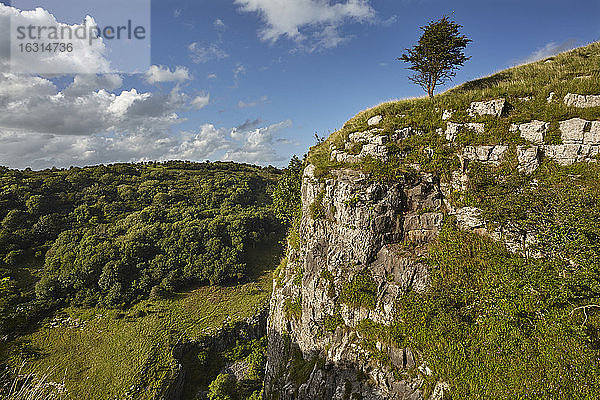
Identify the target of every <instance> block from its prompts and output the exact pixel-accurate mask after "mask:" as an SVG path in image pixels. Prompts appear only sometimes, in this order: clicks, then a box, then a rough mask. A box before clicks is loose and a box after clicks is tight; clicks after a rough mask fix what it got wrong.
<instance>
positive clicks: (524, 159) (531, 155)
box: [517, 146, 541, 174]
mask: <svg viewBox="0 0 600 400" xmlns="http://www.w3.org/2000/svg"><path fill="white" fill-rule="evenodd" d="M540 158H541V152H540V148H539V147H538V146H517V159H518V160H519V171H521V172H524V173H526V174H531V173H533V172H534V171H535V170H536V169H538V167H539V166H540Z"/></svg>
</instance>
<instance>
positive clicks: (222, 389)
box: [208, 374, 237, 400]
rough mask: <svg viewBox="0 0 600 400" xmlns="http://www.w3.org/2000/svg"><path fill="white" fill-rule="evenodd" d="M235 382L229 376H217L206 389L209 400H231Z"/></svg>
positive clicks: (234, 390) (233, 394)
mask: <svg viewBox="0 0 600 400" xmlns="http://www.w3.org/2000/svg"><path fill="white" fill-rule="evenodd" d="M236 390H237V388H236V382H235V380H234V379H233V377H232V376H231V375H229V374H219V375H218V376H217V377H216V378H215V380H214V381H212V383H211V384H210V385H209V387H208V399H209V400H233V399H234V398H235V397H234V396H235V392H236Z"/></svg>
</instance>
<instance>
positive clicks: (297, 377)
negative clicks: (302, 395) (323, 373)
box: [289, 347, 324, 388]
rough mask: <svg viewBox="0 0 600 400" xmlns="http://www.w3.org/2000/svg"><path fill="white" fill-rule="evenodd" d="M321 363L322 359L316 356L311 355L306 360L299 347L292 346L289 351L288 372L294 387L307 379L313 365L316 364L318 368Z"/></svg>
mask: <svg viewBox="0 0 600 400" xmlns="http://www.w3.org/2000/svg"><path fill="white" fill-rule="evenodd" d="M323 364H324V360H323V359H321V358H319V357H318V356H314V357H311V358H310V359H308V360H306V359H304V356H303V355H302V352H301V351H300V349H298V348H297V347H293V348H292V351H291V363H290V370H289V374H290V378H291V379H292V381H293V382H294V383H295V384H296V388H298V387H299V386H300V385H302V384H303V383H306V381H308V378H310V374H311V373H312V372H313V369H314V368H315V365H317V367H318V368H323Z"/></svg>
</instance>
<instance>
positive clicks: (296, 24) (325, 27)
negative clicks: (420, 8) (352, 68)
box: [235, 0, 375, 50]
mask: <svg viewBox="0 0 600 400" xmlns="http://www.w3.org/2000/svg"><path fill="white" fill-rule="evenodd" d="M235 4H237V5H239V6H240V11H243V12H255V13H257V14H258V15H259V16H260V18H261V19H262V21H263V22H264V24H265V26H264V27H263V28H262V29H261V30H260V31H259V37H260V38H261V40H264V41H269V42H275V41H277V40H278V39H280V38H281V37H287V38H289V39H292V40H294V41H296V42H297V43H303V42H305V41H306V40H307V39H308V40H309V42H311V43H310V44H309V45H308V47H307V49H308V50H314V49H317V48H329V47H335V46H337V45H338V44H340V43H342V42H343V41H345V40H347V39H348V38H347V37H344V36H343V35H342V34H341V33H340V28H341V26H342V25H343V24H345V23H346V22H367V21H373V20H374V18H375V10H374V9H373V8H372V7H371V5H370V4H369V1H368V0H346V1H343V2H335V3H333V2H330V1H327V0H287V1H281V0H235Z"/></svg>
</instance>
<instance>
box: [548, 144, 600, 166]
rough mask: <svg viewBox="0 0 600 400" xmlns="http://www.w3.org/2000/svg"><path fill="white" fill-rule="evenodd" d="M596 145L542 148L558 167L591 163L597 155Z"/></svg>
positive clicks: (565, 145) (566, 145)
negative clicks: (585, 162) (577, 163)
mask: <svg viewBox="0 0 600 400" xmlns="http://www.w3.org/2000/svg"><path fill="white" fill-rule="evenodd" d="M598 147H599V146H598V145H589V144H583V145H582V144H562V145H545V146H542V149H543V151H544V154H545V155H546V156H548V157H550V158H552V159H554V160H556V162H557V163H559V164H560V165H571V164H573V163H576V162H582V161H588V162H589V161H593V158H594V157H595V156H597V155H598V152H599V149H598Z"/></svg>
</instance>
